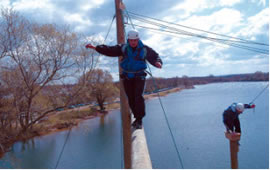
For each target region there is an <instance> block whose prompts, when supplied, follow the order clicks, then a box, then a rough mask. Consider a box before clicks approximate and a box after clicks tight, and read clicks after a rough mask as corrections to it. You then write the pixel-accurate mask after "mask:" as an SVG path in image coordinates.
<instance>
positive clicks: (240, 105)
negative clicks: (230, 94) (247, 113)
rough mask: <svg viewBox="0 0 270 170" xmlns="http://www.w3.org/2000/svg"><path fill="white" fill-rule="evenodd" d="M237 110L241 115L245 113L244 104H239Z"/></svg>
mask: <svg viewBox="0 0 270 170" xmlns="http://www.w3.org/2000/svg"><path fill="white" fill-rule="evenodd" d="M235 108H236V110H237V111H238V112H239V113H242V112H243V111H244V104H243V103H237V104H236V107H235Z"/></svg>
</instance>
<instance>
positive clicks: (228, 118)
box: [223, 103, 251, 133]
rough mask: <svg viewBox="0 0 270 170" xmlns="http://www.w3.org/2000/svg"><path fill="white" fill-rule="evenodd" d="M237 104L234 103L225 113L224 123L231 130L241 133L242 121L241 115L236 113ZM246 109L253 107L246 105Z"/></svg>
mask: <svg viewBox="0 0 270 170" xmlns="http://www.w3.org/2000/svg"><path fill="white" fill-rule="evenodd" d="M235 107H236V103H233V104H232V105H231V106H229V107H228V108H227V109H226V110H225V111H224V112H223V123H224V124H225V125H226V126H227V127H228V128H229V129H230V130H231V131H234V128H235V129H236V130H235V131H236V132H239V133H241V127H240V121H239V114H240V113H238V112H237V111H236V108H235ZM244 108H245V109H246V108H251V105H249V104H244Z"/></svg>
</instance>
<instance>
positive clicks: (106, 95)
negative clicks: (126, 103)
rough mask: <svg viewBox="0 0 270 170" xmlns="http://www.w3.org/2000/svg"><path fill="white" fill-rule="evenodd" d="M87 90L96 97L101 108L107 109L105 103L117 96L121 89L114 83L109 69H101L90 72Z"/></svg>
mask: <svg viewBox="0 0 270 170" xmlns="http://www.w3.org/2000/svg"><path fill="white" fill-rule="evenodd" d="M87 75H88V79H87V86H86V87H87V91H86V92H85V93H88V94H89V96H93V97H95V99H96V101H97V103H98V105H99V107H100V110H105V107H104V103H105V102H106V101H112V100H113V99H115V98H116V96H117V94H118V92H119V89H118V88H117V87H116V85H114V83H113V78H112V76H111V74H110V73H109V72H108V71H103V70H101V69H96V70H93V71H92V72H88V74H87Z"/></svg>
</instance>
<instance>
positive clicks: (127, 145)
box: [115, 0, 131, 169]
mask: <svg viewBox="0 0 270 170" xmlns="http://www.w3.org/2000/svg"><path fill="white" fill-rule="evenodd" d="M122 5H123V3H122V0H115V13H116V28H117V43H118V44H123V43H125V34H124V23H123V16H122V10H121V9H120V8H121V6H122ZM122 57H123V56H119V58H118V65H119V75H121V73H122V69H121V67H120V61H121V59H122ZM119 80H120V110H121V117H122V131H123V143H124V163H125V169H130V168H131V116H130V111H129V105H128V101H127V97H126V94H125V91H124V86H123V81H122V80H121V78H120V77H119Z"/></svg>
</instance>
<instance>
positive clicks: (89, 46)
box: [85, 44, 96, 50]
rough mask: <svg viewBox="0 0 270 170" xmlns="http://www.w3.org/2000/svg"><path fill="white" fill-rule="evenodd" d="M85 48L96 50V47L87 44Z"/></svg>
mask: <svg viewBox="0 0 270 170" xmlns="http://www.w3.org/2000/svg"><path fill="white" fill-rule="evenodd" d="M85 48H91V49H94V50H95V49H96V47H94V46H93V45H92V44H87V45H86V46H85Z"/></svg>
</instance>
